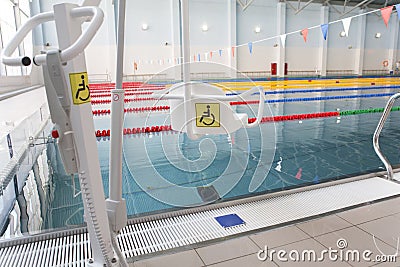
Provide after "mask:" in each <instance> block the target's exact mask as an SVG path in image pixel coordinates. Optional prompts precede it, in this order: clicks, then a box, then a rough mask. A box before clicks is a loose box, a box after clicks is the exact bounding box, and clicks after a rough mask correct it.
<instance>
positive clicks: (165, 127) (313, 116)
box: [95, 106, 400, 137]
mask: <svg viewBox="0 0 400 267" xmlns="http://www.w3.org/2000/svg"><path fill="white" fill-rule="evenodd" d="M391 110H392V111H400V106H396V107H393V108H392V109H391ZM383 111H384V108H370V109H359V110H345V111H340V112H339V111H332V112H318V113H306V114H292V115H283V116H272V117H263V118H262V119H261V123H267V122H278V121H290V120H306V119H317V118H327V117H340V116H347V115H358V114H365V113H380V112H383ZM255 120H256V118H249V119H248V122H249V123H252V122H254V121H255ZM123 131H124V132H123V134H124V135H130V134H141V133H152V132H164V131H173V130H172V127H171V125H161V126H160V125H157V126H147V127H137V128H124V130H123ZM173 132H175V131H173ZM95 134H96V137H108V136H110V129H107V130H97V131H96V132H95Z"/></svg>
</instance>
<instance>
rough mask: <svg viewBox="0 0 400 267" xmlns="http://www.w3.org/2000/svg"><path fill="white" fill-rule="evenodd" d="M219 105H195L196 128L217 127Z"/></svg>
mask: <svg viewBox="0 0 400 267" xmlns="http://www.w3.org/2000/svg"><path fill="white" fill-rule="evenodd" d="M219 122H220V117H219V103H196V126H197V127H219V126H220V124H219Z"/></svg>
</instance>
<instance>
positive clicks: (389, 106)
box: [372, 93, 400, 180]
mask: <svg viewBox="0 0 400 267" xmlns="http://www.w3.org/2000/svg"><path fill="white" fill-rule="evenodd" d="M399 97H400V93H396V94H394V95H392V96H391V97H390V98H389V100H388V102H387V104H386V107H385V110H384V111H383V114H382V117H381V119H380V120H379V123H378V126H377V127H376V129H375V132H374V137H373V141H372V143H373V146H374V150H375V153H376V154H377V155H378V157H379V158H380V160H381V161H382V162H383V164H384V165H385V167H386V171H387V179H388V180H393V168H392V165H391V164H390V162H389V160H388V159H387V158H386V157H385V155H383V153H382V151H381V149H380V147H379V136H380V134H381V131H382V129H383V126H384V125H385V122H386V120H387V118H388V117H389V115H390V111H391V110H392V107H393V104H394V102H395V101H396V99H397V98H399Z"/></svg>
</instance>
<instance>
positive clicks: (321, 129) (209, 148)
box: [45, 88, 400, 228]
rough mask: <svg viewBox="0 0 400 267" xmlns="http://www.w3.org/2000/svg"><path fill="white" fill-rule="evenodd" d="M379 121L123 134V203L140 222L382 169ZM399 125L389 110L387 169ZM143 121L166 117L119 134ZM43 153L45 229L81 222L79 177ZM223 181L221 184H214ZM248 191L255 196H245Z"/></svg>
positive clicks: (275, 106) (305, 109) (315, 108)
mask: <svg viewBox="0 0 400 267" xmlns="http://www.w3.org/2000/svg"><path fill="white" fill-rule="evenodd" d="M396 90H398V89H383V88H378V89H376V90H372V91H371V90H370V89H369V90H368V91H364V90H361V89H360V90H354V91H346V92H342V91H341V92H313V93H310V92H308V93H296V94H295V95H294V94H280V95H268V96H267V97H268V99H270V100H272V99H284V98H294V97H296V98H301V97H326V96H328V97H329V96H337V95H362V94H381V93H385V94H387V93H394V92H396ZM387 99H388V97H387V96H384V97H369V98H367V97H361V98H349V99H331V100H326V101H307V102H300V101H298V102H282V103H279V102H278V103H277V102H275V103H271V104H269V108H270V109H268V110H267V112H266V114H264V115H265V116H270V115H287V114H300V113H314V112H330V111H337V110H355V109H368V108H381V107H384V106H385V104H386V101H387ZM151 104H152V103H147V105H151ZM136 105H138V104H136ZM266 105H267V104H266ZM251 107H252V108H255V109H256V108H257V107H256V106H251ZM95 108H101V107H97V106H95ZM235 108H236V109H237V112H241V113H242V112H246V113H250V112H251V110H250V109H249V107H247V106H237V107H235ZM380 116H381V113H369V114H360V115H352V116H342V117H341V118H337V117H329V118H323V119H310V120H304V121H301V122H300V121H285V122H279V123H265V124H262V125H261V126H260V127H259V128H254V129H246V130H244V129H241V130H239V131H237V132H236V133H234V134H232V135H230V136H228V135H220V136H207V138H202V139H200V140H196V141H192V140H190V139H188V138H187V137H186V135H185V134H177V133H171V132H170V133H167V132H161V133H155V134H138V135H128V136H125V137H124V164H123V197H124V198H125V199H126V201H127V208H128V214H129V215H130V216H140V215H143V214H147V213H158V212H163V211H166V210H171V209H180V208H184V207H188V206H195V205H204V204H208V203H210V202H214V201H215V200H216V198H220V199H218V200H217V201H225V200H230V199H236V198H243V197H248V196H252V195H255V194H266V193H270V192H276V191H281V190H287V189H290V188H294V187H301V186H307V185H312V184H316V183H322V182H326V181H330V180H335V179H345V178H348V177H351V176H354V175H357V174H362V173H367V172H372V171H376V170H379V169H380V168H382V167H383V164H382V163H381V162H380V160H379V158H378V157H377V156H376V155H375V152H374V151H373V147H372V135H373V133H374V130H375V128H376V125H377V123H378V121H379V118H380ZM109 119H110V117H109V116H102V117H95V128H96V129H108V128H109ZM399 121H400V112H393V113H392V114H391V116H390V118H389V120H388V121H387V123H386V125H385V128H384V130H383V132H382V135H381V148H382V151H383V152H384V154H385V155H387V157H388V159H389V160H390V162H391V163H392V164H393V165H396V164H398V163H399V162H400V151H399V145H398V140H399V138H400V131H399V130H400V127H399ZM146 123H147V125H149V126H151V125H164V124H169V115H168V113H167V112H156V113H152V114H151V116H150V118H147V117H146V114H143V113H130V114H127V115H126V119H125V127H130V128H132V127H142V126H143V125H145V124H146ZM205 139H207V140H205ZM109 144H110V143H109V141H108V140H107V139H103V138H101V139H99V141H98V149H99V160H100V165H101V173H102V177H103V183H104V187H105V192H106V193H107V192H108V161H109ZM177 146H178V148H179V149H177ZM199 147H200V148H201V149H199ZM47 153H48V156H49V158H50V159H51V166H52V172H53V185H52V186H53V187H52V188H53V191H54V194H53V199H52V200H51V202H50V206H49V209H50V210H51V211H50V212H49V215H48V216H47V219H46V224H45V225H46V227H47V228H59V227H64V226H69V225H75V224H81V223H83V219H82V215H83V207H82V201H81V196H80V194H78V192H79V190H80V189H79V182H78V179H77V178H76V177H75V179H74V180H72V179H71V177H69V176H66V175H65V172H64V171H63V167H62V164H61V161H60V158H59V155H58V152H57V149H56V145H54V144H49V147H48V150H47ZM221 175H222V176H223V178H222V179H221V178H219V177H220V176H221ZM157 177H162V178H164V180H163V181H162V180H159V179H157ZM254 177H255V178H254ZM254 183H255V184H256V185H257V187H256V188H252V185H253V186H254ZM176 185H178V186H176ZM211 185H212V186H211ZM253 189H255V190H253ZM74 193H75V197H74Z"/></svg>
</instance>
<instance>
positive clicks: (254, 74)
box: [238, 71, 271, 78]
mask: <svg viewBox="0 0 400 267" xmlns="http://www.w3.org/2000/svg"><path fill="white" fill-rule="evenodd" d="M240 75H246V76H247V77H249V78H267V77H270V76H271V71H242V72H238V77H240Z"/></svg>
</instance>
